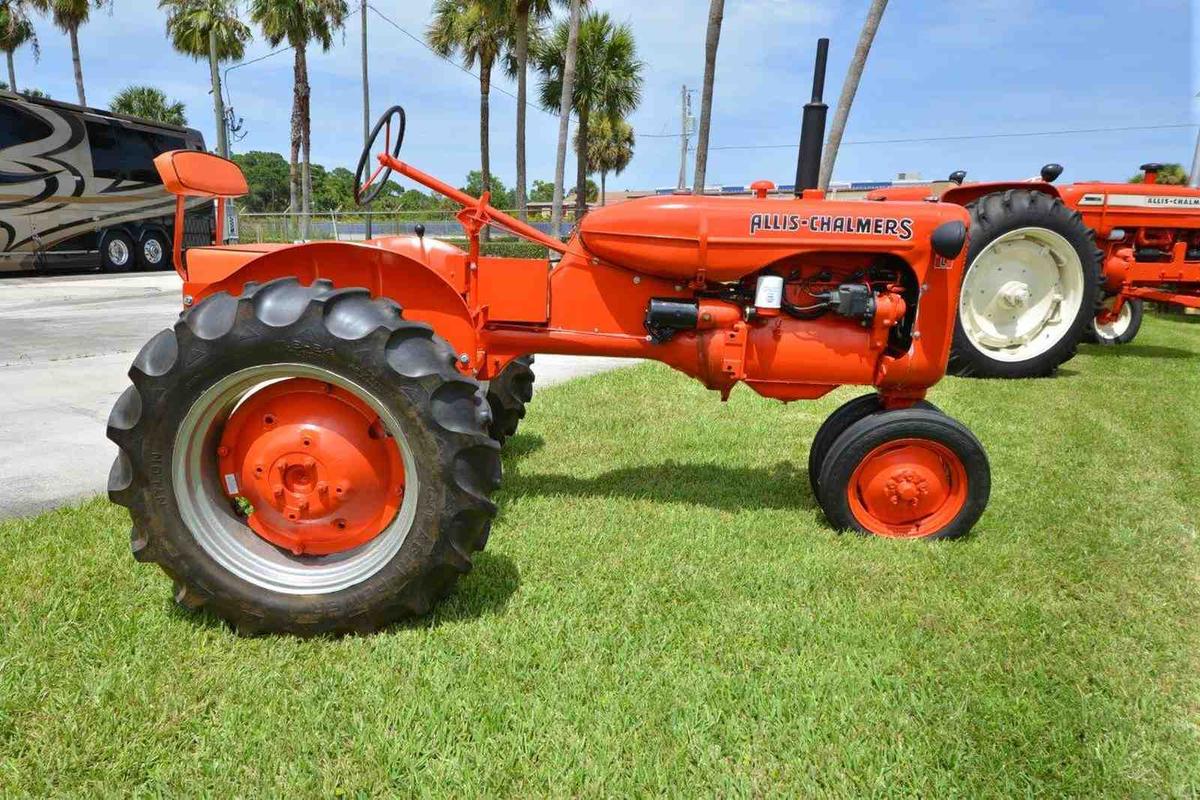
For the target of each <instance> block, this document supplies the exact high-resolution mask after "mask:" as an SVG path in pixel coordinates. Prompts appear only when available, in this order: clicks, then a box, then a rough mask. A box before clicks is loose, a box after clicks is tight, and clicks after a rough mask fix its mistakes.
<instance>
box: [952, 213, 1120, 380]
mask: <svg viewBox="0 0 1200 800" xmlns="http://www.w3.org/2000/svg"><path fill="white" fill-rule="evenodd" d="M967 209H968V210H969V211H970V212H971V228H970V243H969V245H968V250H967V271H969V270H970V269H971V267H972V265H973V264H974V263H975V259H976V258H977V257H978V256H979V255H980V254H981V253H983V252H984V250H986V249H987V247H988V245H990V244H991V243H992V242H993V241H994V240H995V239H997V238H999V237H1000V236H1002V235H1004V234H1005V233H1008V232H1010V231H1014V230H1017V229H1019V228H1045V229H1047V230H1050V231H1053V232H1054V233H1057V234H1058V235H1060V236H1062V237H1063V238H1065V239H1066V240H1067V241H1068V242H1069V243H1070V244H1071V247H1072V248H1073V249H1074V250H1075V252H1076V254H1077V255H1078V256H1079V262H1080V265H1081V266H1082V268H1083V302H1082V303H1081V304H1080V307H1079V311H1078V313H1077V314H1076V317H1075V320H1074V321H1073V323H1072V324H1071V326H1070V327H1069V328H1068V329H1067V330H1066V332H1064V334H1063V336H1062V338H1061V339H1060V340H1059V341H1058V342H1057V343H1056V344H1055V345H1054V346H1052V347H1051V348H1050V349H1048V350H1047V351H1046V352H1044V353H1041V354H1039V355H1037V356H1034V357H1032V358H1029V359H1027V360H1025V361H1001V360H998V359H995V358H992V357H990V356H988V355H987V353H985V352H984V351H982V350H980V349H979V348H978V347H977V346H976V345H975V344H973V343H972V342H971V340H970V337H968V336H967V333H966V331H965V330H964V329H963V324H962V315H961V313H958V314H955V318H954V340H953V342H952V344H951V347H950V359H949V363H948V364H947V366H946V372H947V373H948V374H951V375H958V376H960V377H964V378H1044V377H1048V376H1050V375H1053V374H1054V371H1055V370H1056V369H1058V367H1059V365H1060V364H1064V363H1066V362H1067V361H1070V360H1071V359H1072V358H1074V357H1075V353H1076V352H1077V351H1078V349H1079V343H1080V341H1082V340H1083V338H1084V336H1085V334H1086V332H1087V329H1088V328H1089V327H1091V324H1092V323H1091V321H1092V319H1093V318H1094V317H1095V314H1096V310H1097V309H1098V308H1099V306H1100V301H1101V299H1102V284H1101V280H1100V276H1101V259H1102V254H1101V252H1100V250H1099V249H1097V247H1096V240H1095V235H1094V234H1093V232H1092V231H1091V230H1090V229H1089V228H1088V227H1087V226H1086V225H1084V224H1083V217H1082V216H1081V215H1080V214H1079V212H1078V211H1072V210H1071V209H1070V208H1068V207H1067V206H1066V204H1064V203H1063V201H1062V200H1061V199H1059V198H1058V197H1054V196H1052V195H1048V194H1046V193H1044V192H1040V191H1037V190H1035V189H1009V190H1007V191H1003V192H994V193H992V194H988V195H984V196H983V197H981V198H979V199H978V200H976V201H975V202H973V203H970V204H968V205H967ZM966 277H967V273H966V272H964V274H963V282H964V283H965V282H966Z"/></svg>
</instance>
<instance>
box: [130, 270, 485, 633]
mask: <svg viewBox="0 0 1200 800" xmlns="http://www.w3.org/2000/svg"><path fill="white" fill-rule="evenodd" d="M454 361H455V353H454V350H453V348H451V347H450V345H449V344H448V343H447V342H445V341H444V340H442V339H440V338H439V337H437V336H436V335H435V334H434V332H433V330H432V329H431V328H430V327H429V326H428V325H425V324H424V323H418V322H412V321H408V320H405V319H404V318H403V315H402V313H401V309H400V306H399V305H397V304H396V303H394V302H392V301H391V300H388V299H386V298H377V299H372V298H371V296H370V293H369V292H368V291H367V290H366V289H357V288H356V289H335V288H334V287H333V285H332V284H331V283H330V282H329V281H317V282H315V283H314V284H312V285H311V286H303V285H301V284H300V283H299V282H298V281H296V280H295V279H292V278H283V279H279V280H275V281H271V282H269V283H266V284H263V285H257V284H253V283H251V284H247V285H246V286H245V288H244V291H243V293H242V294H241V295H238V296H233V295H230V294H228V293H220V294H216V295H213V296H211V297H208V298H206V299H204V300H203V301H202V302H200V303H198V304H197V305H196V306H195V307H194V308H192V309H190V310H188V311H186V312H185V313H184V314H183V315H182V316H181V318H180V320H179V321H178V322H177V323H176V324H175V326H174V328H173V329H168V330H164V331H162V332H161V333H159V334H158V335H156V336H155V337H154V338H153V339H151V340H150V341H149V342H148V343H147V344H146V345H145V346H144V347H143V348H142V350H141V352H140V353H138V356H137V358H136V359H135V361H134V363H133V366H132V367H131V368H130V371H129V377H130V379H131V380H132V382H133V385H132V386H130V387H129V388H128V389H126V391H125V393H124V394H123V395H121V398H120V399H119V400H118V401H117V403H116V405H115V407H114V408H113V411H112V414H111V415H110V417H109V423H108V437H109V438H110V439H112V440H113V441H114V442H116V444H117V445H118V447H119V448H120V451H119V453H118V455H117V459H116V461H115V462H114V463H113V467H112V471H111V473H110V475H109V483H108V492H109V497H110V498H111V499H112V501H113V502H115V503H118V504H120V505H123V506H125V507H127V508H128V509H129V511H130V516H131V517H132V520H133V530H132V534H131V546H132V550H133V555H134V557H135V558H136V559H137V560H139V561H148V562H154V563H156V564H158V565H159V566H160V567H161V568H162V569H163V571H164V572H166V573H167V575H168V576H169V577H170V578H171V579H172V581H174V583H175V599H176V602H178V603H179V604H180V605H182V606H185V607H187V608H191V609H194V608H200V607H203V608H207V609H209V610H210V611H212V612H213V613H214V614H216V615H217V616H219V617H221V618H222V619H225V620H227V621H228V622H229V623H231V624H232V625H233V626H234V627H235V628H236V629H237V630H238V631H239V632H240V633H245V634H254V633H261V632H275V633H290V634H296V635H301V636H308V635H314V634H323V633H346V632H369V631H373V630H376V629H378V628H380V627H383V626H385V625H387V624H389V623H391V622H393V621H394V620H397V619H400V618H402V617H409V616H416V615H421V614H424V613H426V612H428V611H429V610H430V609H431V608H432V606H433V604H434V603H436V602H437V601H438V600H439V599H440V598H442V597H443V596H444V595H446V594H447V593H448V592H449V591H450V590H451V588H452V587H453V586H454V583H455V582H456V580H457V579H458V576H459V575H460V574H462V573H465V572H467V571H468V570H470V569H471V566H472V562H471V553H472V552H474V551H476V550H479V549H481V548H482V547H483V544H484V542H485V541H486V538H487V532H488V527H489V525H490V522H491V519H492V517H493V516H494V515H495V512H496V506H495V505H494V504H493V503H492V501H491V499H490V495H491V492H492V491H493V490H494V489H495V488H496V487H497V486H498V485H499V481H500V457H499V446H498V445H497V444H496V442H495V441H493V440H492V439H491V437H489V436H488V435H487V432H486V425H487V419H488V413H487V409H486V406H485V405H484V397H483V392H482V390H481V387H480V385H479V384H478V383H477V382H476V381H474V380H472V379H470V378H468V377H465V376H463V375H462V374H461V373H459V372H458V370H457V369H456V368H455V366H454ZM291 363H300V364H305V365H312V366H317V367H320V368H322V369H324V370H327V371H329V372H331V373H334V374H336V375H338V376H340V377H341V378H344V379H346V380H348V381H352V382H354V383H355V384H356V385H359V386H362V387H363V389H364V390H366V391H369V392H370V393H371V394H372V395H373V396H374V397H375V398H377V399H378V400H379V401H380V402H382V403H384V404H385V406H386V407H387V408H388V409H389V412H390V413H392V414H393V415H394V416H395V417H396V419H397V420H398V422H399V424H400V428H401V432H402V434H403V436H404V438H405V441H406V443H407V446H408V447H410V448H411V450H412V452H413V456H414V463H415V468H416V471H417V477H418V478H419V480H418V482H417V487H418V488H417V492H418V497H417V501H416V511H415V516H414V517H413V519H412V523H411V525H410V527H409V528H408V529H407V531H406V533H405V536H404V539H403V543H402V544H401V545H400V546H399V549H398V551H397V552H396V553H395V554H394V555H393V556H391V557H390V560H387V561H386V562H385V563H383V564H382V566H380V567H379V568H378V570H377V571H375V572H372V573H370V574H369V575H367V576H366V577H364V578H362V579H361V580H360V581H359V582H357V583H354V584H353V585H350V586H348V587H346V588H342V589H340V590H337V591H330V592H327V593H320V594H301V593H285V592H279V591H272V590H270V589H266V588H263V587H261V586H258V585H255V584H253V583H250V582H248V581H246V580H243V579H242V578H241V577H238V576H237V575H235V574H234V573H233V572H231V571H229V570H228V569H226V568H225V567H224V566H222V565H221V564H220V563H218V561H217V560H215V559H214V558H213V556H212V555H210V553H209V552H208V551H207V550H205V549H204V548H203V547H202V546H201V545H200V544H199V543H198V542H197V540H196V538H195V536H194V535H193V533H192V531H191V530H189V529H188V527H187V524H186V523H185V521H184V518H183V517H182V516H181V514H180V510H179V501H178V497H177V495H176V490H175V487H174V486H173V483H172V482H173V477H172V472H173V470H172V466H171V465H172V464H173V454H174V448H175V446H176V432H177V430H178V429H179V428H180V424H181V421H182V420H183V419H184V418H185V416H186V415H187V413H188V411H189V409H190V408H191V407H192V405H193V404H195V403H196V402H197V401H198V400H199V398H201V397H202V396H203V393H204V392H205V390H206V389H208V388H209V387H212V386H214V385H216V383H217V382H218V381H220V380H221V379H222V378H224V377H226V376H229V375H231V374H233V373H234V372H237V371H239V370H246V369H252V368H254V367H261V366H263V365H268V364H291ZM340 555H344V554H340Z"/></svg>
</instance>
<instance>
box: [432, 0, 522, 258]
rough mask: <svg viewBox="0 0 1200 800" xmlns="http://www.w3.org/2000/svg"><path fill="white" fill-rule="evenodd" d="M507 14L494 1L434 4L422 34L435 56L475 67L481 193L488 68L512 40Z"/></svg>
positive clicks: (486, 165) (487, 176)
mask: <svg viewBox="0 0 1200 800" xmlns="http://www.w3.org/2000/svg"><path fill="white" fill-rule="evenodd" d="M509 11H510V9H509V8H507V7H506V6H505V5H503V4H501V3H497V2H495V0H436V2H435V3H434V4H433V22H431V23H430V24H429V29H428V30H427V31H426V32H425V38H426V40H428V42H429V46H430V47H432V48H433V50H434V51H435V52H437V53H438V55H440V56H442V57H443V58H449V57H451V56H454V55H457V56H458V57H459V58H460V59H461V60H462V63H463V66H465V67H466V68H467V69H474V68H475V66H476V65H478V66H479V159H480V170H481V172H482V176H483V191H485V192H486V191H490V190H491V187H492V171H491V157H490V140H489V135H488V126H489V122H490V110H489V106H488V97H489V95H490V94H491V90H492V68H493V67H494V66H495V65H496V59H498V58H500V56H501V55H502V54H503V53H504V51H505V49H506V48H507V47H508V46H509V43H510V42H512V39H513V35H512V34H513V19H512V17H511V16H510V15H509V13H508V12H509ZM486 233H487V231H486V230H485V231H484V234H485V235H486Z"/></svg>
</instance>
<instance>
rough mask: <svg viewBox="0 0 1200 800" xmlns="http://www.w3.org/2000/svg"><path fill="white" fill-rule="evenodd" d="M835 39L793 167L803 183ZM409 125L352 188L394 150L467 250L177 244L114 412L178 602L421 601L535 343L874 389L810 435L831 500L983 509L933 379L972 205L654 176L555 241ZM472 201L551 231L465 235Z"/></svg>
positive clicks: (474, 228)
mask: <svg viewBox="0 0 1200 800" xmlns="http://www.w3.org/2000/svg"><path fill="white" fill-rule="evenodd" d="M826 47H827V43H826V42H825V41H824V40H823V41H822V43H821V45H820V46H819V48H818V53H819V57H818V70H817V73H816V80H815V81H814V100H813V102H812V103H809V104H808V105H807V106H806V109H805V125H804V133H803V135H802V139H801V157H800V158H799V159H798V171H799V173H800V174H801V176H802V179H801V181H799V182H798V185H799V186H801V187H814V186H815V185H816V172H817V166H818V164H819V161H820V158H819V156H820V148H821V140H822V138H823V133H822V128H823V118H824V111H825V107H824V104H823V103H821V102H820V89H821V83H822V82H823V72H824V69H823V61H824V54H825V49H826ZM404 126H405V116H404V112H403V111H402V110H401V109H400V108H399V107H395V108H392V109H391V110H389V111H388V112H387V114H385V115H384V116H383V118H381V119H380V121H379V123H378V124H377V125H376V126H375V130H374V133H373V134H372V136H371V139H370V142H369V144H368V146H367V148H366V149H365V151H364V153H363V157H362V159H361V160H360V163H359V169H358V173H357V176H356V179H355V182H356V195H357V196H358V198H359V199H360V201H369V200H370V199H371V197H372V196H373V194H374V193H376V192H377V191H378V189H379V187H380V186H382V185H383V182H384V181H386V180H387V178H388V176H389V175H390V174H391V173H392V172H396V173H399V174H400V175H403V176H404V177H406V178H409V179H410V180H413V181H415V182H417V183H419V184H421V185H423V186H426V187H428V188H429V189H432V190H433V191H435V192H438V193H440V194H442V195H444V196H446V197H449V198H451V199H452V200H454V201H455V202H457V203H458V204H459V205H460V206H461V207H462V210H461V211H460V212H459V213H458V220H459V221H460V222H461V224H462V226H463V228H464V229H465V230H466V233H467V235H468V238H469V246H468V247H467V249H466V250H461V249H459V248H456V247H452V246H450V245H449V244H445V243H443V242H439V241H433V240H430V239H426V238H424V236H423V235H422V233H423V232H422V231H419V230H418V231H417V233H416V235H413V236H393V237H384V238H379V239H372V240H369V241H365V242H362V243H349V242H314V243H306V244H296V245H245V246H230V247H218V246H213V247H193V248H191V249H189V250H188V251H187V252H186V253H184V252H182V248H181V246H180V242H179V239H178V237H177V239H176V242H175V264H176V268H177V269H178V271H179V273H180V275H181V276H182V278H183V293H184V298H183V305H184V310H183V313H182V314H181V315H180V318H179V320H178V322H176V323H175V325H174V327H173V328H172V329H170V330H164V331H163V332H161V333H159V334H158V335H157V336H155V337H154V338H153V339H151V340H150V342H148V343H147V344H146V346H145V347H144V348H143V349H142V350H141V352H140V353H139V354H138V356H137V358H136V360H135V361H134V363H133V366H132V368H131V369H130V372H129V375H130V378H131V379H132V386H130V387H129V388H128V389H127V390H126V391H125V393H124V394H123V395H122V396H121V398H120V399H119V401H118V402H117V404H116V406H115V408H114V409H113V412H112V415H111V417H110V420H109V427H108V432H109V437H110V438H111V439H113V441H115V442H116V443H117V445H118V446H119V448H120V452H119V455H118V457H117V459H116V462H115V463H114V465H113V468H112V472H111V475H110V478H109V494H110V497H111V498H112V499H113V500H114V501H115V502H117V503H120V504H122V505H124V506H126V507H128V508H129V510H130V513H131V516H132V518H133V533H132V548H133V553H134V556H135V557H136V558H137V559H139V560H141V561H151V562H155V563H157V564H158V565H159V566H161V567H162V569H163V570H164V571H165V572H166V573H167V574H168V575H169V576H170V578H171V579H172V580H173V581H174V583H175V597H176V600H177V601H178V602H179V603H180V604H182V605H184V606H187V607H200V606H204V607H207V608H208V609H210V610H212V611H213V612H214V613H216V614H217V615H219V616H221V617H223V618H224V619H226V620H228V621H230V622H231V623H232V624H233V625H235V626H236V627H237V628H238V629H239V630H241V631H244V632H257V631H280V632H291V633H296V634H302V635H303V634H314V633H321V632H342V631H368V630H373V629H376V628H378V627H380V626H382V625H385V624H387V623H389V622H390V621H392V620H394V619H397V618H400V617H404V616H411V615H420V614H423V613H425V612H427V611H428V610H429V609H430V608H431V607H432V605H433V604H434V603H435V602H436V601H437V600H438V599H439V598H440V597H442V596H443V595H445V594H446V593H447V592H448V591H449V590H450V589H451V587H452V586H453V584H454V582H455V581H456V579H457V577H458V576H459V575H460V574H461V573H464V572H466V571H467V570H468V569H470V567H471V558H472V553H473V552H474V551H476V550H479V549H480V548H482V547H483V546H484V543H485V542H486V541H487V538H488V534H489V530H490V525H491V520H492V517H493V515H494V514H495V512H496V506H495V504H494V502H493V500H492V499H491V498H492V494H493V492H494V491H495V490H496V488H497V487H498V486H499V484H500V471H501V470H500V442H501V441H502V440H503V438H504V437H505V436H507V435H510V434H512V432H513V431H514V430H515V427H516V424H517V421H518V420H519V418H520V417H521V415H522V414H523V413H524V404H525V403H526V402H528V400H529V398H530V394H531V391H532V374H531V373H530V370H529V361H530V359H529V356H530V355H531V354H533V353H561V354H571V355H602V356H624V357H630V358H643V359H654V360H657V361H661V362H663V363H665V364H668V365H670V366H671V367H673V368H675V369H677V370H679V371H680V372H683V373H685V374H687V375H690V376H692V377H694V378H696V379H697V380H699V381H701V382H702V383H704V385H705V386H707V387H709V388H711V389H713V390H715V391H717V392H719V393H720V395H721V396H722V398H725V397H728V395H729V393H730V391H731V390H732V389H733V388H734V387H735V386H736V385H737V384H739V383H744V384H746V385H747V386H749V387H750V388H751V389H753V390H754V391H755V392H757V393H759V394H761V395H763V396H766V397H771V398H775V399H778V400H782V401H784V402H788V401H791V400H802V399H810V398H817V397H821V396H822V395H824V394H826V393H827V392H829V391H831V390H832V389H834V388H836V387H838V386H840V385H843V384H859V385H865V386H872V387H874V391H873V392H872V393H870V394H867V395H864V396H862V397H859V398H857V399H855V400H852V401H850V402H849V403H847V404H845V405H843V406H842V407H841V408H839V409H838V410H837V411H835V412H834V414H833V415H832V416H831V417H830V418H829V419H828V420H827V421H826V422H825V423H824V424H823V425H822V426H821V428H820V429H819V430H818V431H817V433H816V436H815V438H814V440H813V443H812V447H811V451H810V455H809V477H810V481H811V483H812V486H813V488H814V490H815V493H816V496H817V499H818V501H819V503H820V505H821V507H822V509H823V510H824V512H825V514H826V516H827V517H828V519H829V521H830V522H831V523H832V525H833V526H834V527H836V528H839V529H849V530H855V531H859V532H864V533H870V534H877V535H880V536H886V537H897V538H927V539H932V538H951V537H956V536H960V535H962V534H964V533H966V532H967V531H968V530H969V529H970V528H971V527H972V525H973V524H974V523H975V522H976V520H977V519H978V518H979V516H980V515H981V514H982V513H983V510H984V507H985V505H986V503H987V500H988V495H989V490H990V472H989V466H988V461H987V456H986V454H985V452H984V449H983V447H982V446H981V444H980V443H979V441H978V440H977V439H976V438H975V437H974V436H973V435H972V434H971V432H970V431H969V430H968V429H967V428H966V427H964V426H963V425H962V424H961V423H959V422H957V421H955V420H953V419H951V418H950V417H948V416H946V415H945V414H943V413H941V412H940V411H938V410H937V409H936V408H934V407H933V406H931V405H929V404H928V403H926V402H925V401H924V397H925V394H926V391H927V390H928V389H929V388H930V387H931V386H933V385H934V384H935V383H937V382H938V380H940V379H941V377H942V375H943V373H944V372H945V368H946V358H947V355H948V353H949V348H950V341H951V335H952V331H953V325H954V317H955V301H956V298H957V296H958V289H959V282H960V278H961V275H962V269H963V260H962V257H961V253H962V250H963V247H964V244H965V241H966V235H967V223H968V218H969V215H968V213H967V212H966V211H965V210H964V209H963V208H962V207H961V206H958V205H954V204H949V203H937V204H933V203H920V202H915V203H903V202H897V203H889V204H886V205H883V204H881V205H879V206H877V207H867V206H865V205H864V204H863V203H861V202H833V201H829V200H826V199H824V197H823V194H822V193H821V192H819V191H816V190H815V189H813V188H804V189H803V190H802V191H800V192H799V194H798V196H797V197H795V198H794V199H785V200H779V199H767V197H766V190H765V188H764V190H763V191H762V192H761V195H762V196H760V197H757V198H715V197H693V196H690V195H689V196H679V197H652V198H646V199H642V200H635V201H630V202H627V203H622V204H618V205H613V206H609V207H606V208H601V209H597V210H595V211H593V212H592V213H591V214H589V215H588V216H587V217H586V218H585V219H584V220H583V222H582V223H581V224H580V225H579V227H578V230H576V231H575V232H574V234H573V235H572V237H571V238H570V240H569V241H568V242H566V243H563V242H561V241H559V240H557V239H555V238H551V237H548V236H546V235H545V234H543V233H541V232H540V231H538V230H536V229H535V228H533V227H531V226H529V225H526V224H525V223H523V222H521V221H519V220H517V219H514V218H512V217H509V216H507V215H505V214H503V213H501V212H499V211H497V210H496V209H494V208H493V207H492V206H491V205H490V204H489V202H488V195H487V194H486V193H485V194H484V195H483V196H482V197H479V198H474V197H470V196H468V195H467V194H465V193H463V192H461V191H459V190H457V189H455V188H453V187H451V186H449V185H447V184H445V183H443V182H442V181H440V180H438V179H437V178H434V177H432V176H430V175H427V174H425V173H424V172H422V171H420V170H418V169H417V168H415V167H413V166H411V165H409V164H407V163H404V162H402V161H400V160H399V153H400V146H401V143H402V141H403V137H404ZM381 135H382V136H383V142H384V144H383V147H382V152H380V153H379V155H378V156H377V158H376V159H375V160H376V161H377V162H378V168H377V169H375V170H374V172H373V173H372V174H370V175H369V176H366V177H364V176H365V175H366V172H367V171H368V169H367V168H368V165H369V164H370V163H371V162H372V159H371V158H370V154H371V153H372V152H375V149H374V148H375V143H376V141H377V140H379V138H380V136H381ZM156 164H157V167H158V169H159V172H160V174H161V176H162V178H163V182H164V183H165V185H166V186H167V188H168V189H169V190H170V191H171V192H173V193H174V194H176V195H177V196H178V198H179V199H178V208H179V209H181V210H182V209H183V207H184V198H185V197H204V198H213V199H217V198H222V197H230V196H236V195H240V194H242V193H244V192H245V191H246V184H245V180H244V178H243V176H242V175H241V173H240V171H239V170H238V168H237V167H236V166H235V165H234V164H232V163H230V162H228V161H224V160H222V159H220V158H217V157H215V156H211V155H207V154H203V153H198V152H194V151H193V152H184V151H176V152H171V153H166V154H163V155H162V156H160V157H159V158H158V159H156ZM217 206H218V208H219V207H220V203H218V204H217ZM180 213H182V211H181V212H180ZM487 225H493V226H497V227H499V228H503V229H505V230H507V231H509V232H511V233H513V234H515V235H517V236H519V237H523V238H524V239H527V240H529V241H532V242H536V243H538V244H540V245H543V246H544V247H545V248H546V249H547V251H548V252H549V253H550V254H551V256H550V258H530V259H517V258H491V257H487V256H483V255H481V254H480V246H479V234H480V231H481V230H482V229H483V228H484V227H485V226H487ZM182 229H183V226H177V228H176V230H182ZM217 230H221V226H220V225H218V226H217ZM677 424H680V425H687V424H688V422H687V420H686V419H681V420H679V421H678V423H677ZM792 435H795V433H794V432H793V434H792ZM784 436H785V437H787V436H788V432H784ZM780 491H802V489H801V488H800V487H797V486H785V487H780Z"/></svg>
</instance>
